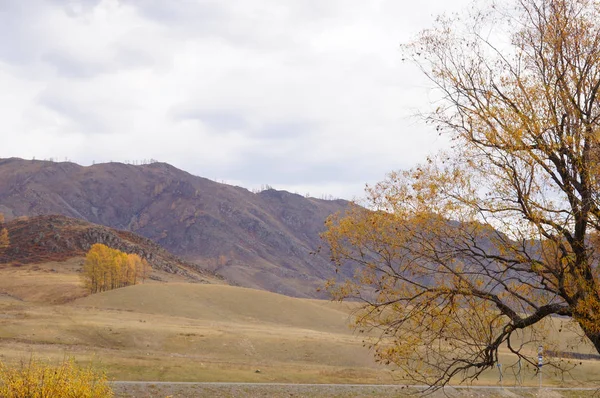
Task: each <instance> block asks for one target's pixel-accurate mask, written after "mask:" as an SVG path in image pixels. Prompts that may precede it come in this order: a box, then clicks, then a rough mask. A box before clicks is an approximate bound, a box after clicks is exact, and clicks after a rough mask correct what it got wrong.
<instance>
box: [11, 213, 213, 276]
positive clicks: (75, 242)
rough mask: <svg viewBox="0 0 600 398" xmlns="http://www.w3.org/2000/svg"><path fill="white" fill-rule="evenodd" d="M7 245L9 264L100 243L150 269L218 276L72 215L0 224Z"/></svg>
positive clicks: (78, 252) (62, 256)
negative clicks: (131, 255) (133, 256)
mask: <svg viewBox="0 0 600 398" xmlns="http://www.w3.org/2000/svg"><path fill="white" fill-rule="evenodd" d="M4 227H6V229H7V230H8V233H9V236H10V246H9V247H8V248H6V249H5V250H2V251H1V252H0V263H8V262H11V263H12V264H13V265H16V266H18V265H20V264H28V263H43V262H49V261H65V260H68V259H70V258H73V257H82V256H85V253H86V252H87V251H88V250H89V249H90V247H91V246H92V245H93V244H95V243H102V244H104V245H106V246H109V247H111V248H113V249H118V250H121V251H123V252H126V253H135V254H137V255H139V256H140V257H142V258H143V259H145V260H147V261H148V263H149V264H150V265H151V266H152V268H153V269H156V270H161V271H165V272H167V273H170V274H177V275H181V276H183V277H185V278H186V279H188V280H191V281H196V282H209V281H211V280H212V281H214V280H215V279H222V278H219V277H217V276H216V275H214V274H213V273H212V272H209V271H207V270H204V269H202V268H200V267H198V266H197V265H194V264H190V263H188V262H185V261H184V260H182V259H180V258H179V257H177V256H175V255H173V254H171V253H169V252H168V251H167V250H165V249H164V248H162V247H161V246H159V245H158V244H156V243H154V242H153V241H151V240H150V239H147V238H143V237H141V236H138V235H136V234H134V233H131V232H127V231H119V230H116V229H113V228H109V227H105V226H102V225H96V224H92V223H89V222H87V221H84V220H78V219H75V218H70V217H65V216H58V215H46V216H35V217H19V218H16V219H13V220H11V221H8V222H7V223H5V224H4Z"/></svg>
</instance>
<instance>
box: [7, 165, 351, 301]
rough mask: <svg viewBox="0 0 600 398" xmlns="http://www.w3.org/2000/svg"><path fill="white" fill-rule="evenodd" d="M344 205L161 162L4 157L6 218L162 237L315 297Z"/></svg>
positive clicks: (214, 263)
mask: <svg viewBox="0 0 600 398" xmlns="http://www.w3.org/2000/svg"><path fill="white" fill-rule="evenodd" d="M346 206H347V202H345V201H342V200H338V201H325V200H318V199H313V198H305V197H302V196H300V195H295V194H291V193H288V192H284V191H275V190H267V191H263V192H261V193H258V194H255V193H252V192H250V191H248V190H246V189H243V188H240V187H234V186H230V185H225V184H219V183H216V182H214V181H211V180H208V179H205V178H201V177H196V176H193V175H191V174H189V173H186V172H184V171H181V170H178V169H176V168H175V167H173V166H170V165H168V164H164V163H154V164H149V165H142V166H133V165H125V164H121V163H106V164H97V165H94V166H90V167H82V166H79V165H76V164H74V163H52V162H43V161H30V160H22V159H15V158H12V159H5V160H1V161H0V211H2V212H4V213H5V215H6V216H7V219H11V218H14V217H17V216H23V215H40V214H62V215H66V216H70V217H76V218H80V219H84V220H87V221H90V222H93V223H96V224H102V225H106V226H110V227H113V228H118V229H125V230H129V231H132V232H134V233H136V234H139V235H142V236H145V237H147V238H150V239H152V240H153V241H155V242H157V243H159V244H160V245H161V246H163V247H165V248H166V249H168V250H169V251H171V252H173V253H175V254H177V255H180V256H183V257H184V258H186V259H187V260H190V261H193V262H196V263H199V264H201V265H202V266H203V267H207V268H210V269H212V270H215V271H217V272H218V273H219V274H222V275H223V276H225V277H226V278H227V279H229V280H231V281H233V282H236V283H238V284H240V285H242V286H247V287H257V288H263V289H267V290H271V291H275V292H280V293H284V294H288V295H294V296H304V297H315V296H316V288H317V287H319V286H321V285H322V284H323V282H324V280H325V279H327V278H329V277H331V276H333V274H334V272H333V269H332V267H331V266H330V265H329V261H328V259H327V258H326V257H325V256H323V255H318V256H315V255H311V254H310V253H311V252H312V251H314V250H315V249H316V248H317V247H318V246H319V245H320V239H319V236H318V233H319V232H320V231H321V230H322V229H323V222H324V220H325V218H326V217H327V216H328V215H329V214H331V213H334V212H336V211H341V210H343V209H344V208H345V207H346Z"/></svg>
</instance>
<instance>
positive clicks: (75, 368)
mask: <svg viewBox="0 0 600 398" xmlns="http://www.w3.org/2000/svg"><path fill="white" fill-rule="evenodd" d="M112 396H113V392H112V389H111V388H110V386H109V384H108V380H107V377H106V374H105V373H104V372H101V371H98V370H95V369H94V368H93V367H92V366H91V365H88V366H86V367H82V366H79V365H77V364H76V363H75V360H74V359H73V358H69V359H65V360H64V361H62V363H59V364H56V365H53V364H50V363H46V362H42V361H39V360H37V359H35V358H31V359H30V360H29V362H26V363H23V362H21V364H20V365H17V366H8V365H6V364H4V363H2V362H0V397H3V398H54V397H61V398H63V397H64V398H92V397H93V398H106V397H112Z"/></svg>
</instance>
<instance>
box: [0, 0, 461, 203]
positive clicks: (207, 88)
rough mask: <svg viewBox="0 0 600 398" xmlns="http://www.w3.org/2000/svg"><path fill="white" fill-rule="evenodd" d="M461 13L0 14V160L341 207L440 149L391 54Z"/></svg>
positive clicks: (40, 10)
mask: <svg viewBox="0 0 600 398" xmlns="http://www.w3.org/2000/svg"><path fill="white" fill-rule="evenodd" d="M467 4H468V1H467V0H456V1H452V2H449V1H446V0H420V1H406V0H369V1H365V0H214V1H205V0H168V1H167V0H120V1H119V0H71V1H69V0H44V1H42V0H0V88H1V90H0V120H1V121H2V123H1V128H0V139H1V142H2V144H1V145H0V157H3V158H6V157H20V158H24V159H32V158H36V159H50V158H52V159H55V160H59V161H64V160H65V159H68V160H69V161H73V162H76V163H79V164H82V165H91V164H93V163H102V162H109V161H116V162H134V161H135V162H140V161H143V160H144V159H156V160H158V161H162V162H167V163H170V164H172V165H174V166H175V167H178V168H180V169H183V170H185V171H188V172H190V173H192V174H194V175H198V176H202V177H206V178H211V179H213V180H216V181H219V182H226V183H229V184H234V185H239V186H242V187H245V188H249V189H256V188H260V187H261V186H266V185H269V186H271V187H273V188H276V189H285V190H288V191H290V192H296V193H300V194H303V195H306V194H309V195H310V196H314V197H334V198H345V199H353V198H359V197H361V196H362V195H363V189H364V186H365V183H370V184H372V183H375V182H377V181H379V180H382V179H383V178H384V177H385V175H386V173H388V172H390V171H392V170H398V169H404V168H410V167H412V166H414V165H416V164H417V163H418V162H420V161H423V160H424V159H425V157H426V156H427V155H428V154H431V153H435V152H436V151H437V150H438V149H440V148H444V147H446V146H447V145H448V142H447V139H446V138H445V137H444V136H442V137H440V136H439V135H438V134H437V133H436V132H435V130H434V129H433V128H432V127H431V126H427V125H425V123H424V122H422V121H421V120H420V119H419V118H418V117H416V116H415V115H416V114H417V112H418V111H423V110H425V111H426V110H428V109H431V106H432V105H431V104H432V102H433V101H434V99H435V98H436V93H435V91H434V90H433V89H432V85H431V83H429V82H428V81H427V80H426V79H425V78H424V77H423V76H422V75H421V73H420V72H419V71H418V70H417V68H416V66H414V65H412V64H410V63H407V62H403V61H402V53H401V51H400V48H399V46H400V44H401V43H406V42H408V41H410V40H411V39H412V38H414V37H415V36H416V35H417V34H418V32H419V31H421V30H422V29H426V28H428V27H431V26H432V24H433V21H434V19H435V17H436V16H437V15H439V14H442V13H452V12H456V11H460V10H463V9H464V7H465V6H466V5H467Z"/></svg>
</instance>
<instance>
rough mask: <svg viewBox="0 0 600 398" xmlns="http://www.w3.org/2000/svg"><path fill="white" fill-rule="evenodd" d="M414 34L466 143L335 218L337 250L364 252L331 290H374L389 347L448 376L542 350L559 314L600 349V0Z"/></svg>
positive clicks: (419, 60) (371, 317)
mask: <svg viewBox="0 0 600 398" xmlns="http://www.w3.org/2000/svg"><path fill="white" fill-rule="evenodd" d="M404 50H405V51H406V53H407V56H408V57H409V58H410V59H412V60H413V61H414V62H416V65H418V66H419V67H420V69H421V70H422V72H423V73H425V75H426V76H427V77H428V78H429V80H430V81H431V82H432V83H433V84H434V85H435V87H436V88H437V89H438V91H439V92H440V93H441V99H440V101H439V102H438V103H436V106H437V108H436V109H435V110H434V111H433V112H431V113H428V114H426V115H425V116H426V118H427V120H428V122H430V123H431V124H433V125H435V126H436V127H437V128H438V129H439V130H440V131H441V132H443V133H446V134H449V135H450V136H451V138H452V143H453V147H452V149H451V150H448V151H446V152H444V153H440V154H439V155H437V156H432V157H431V158H430V159H428V161H427V162H425V163H424V164H422V165H419V166H417V167H415V168H413V169H411V170H407V171H400V172H393V173H391V174H390V175H389V176H388V178H387V179H386V180H385V181H383V182H381V183H379V184H377V185H375V186H372V187H370V188H368V190H367V194H368V199H367V201H366V203H365V204H366V206H367V207H368V208H369V209H370V210H366V209H365V208H361V207H358V206H355V207H354V208H353V210H351V211H350V212H349V213H348V214H346V215H345V216H336V217H332V218H331V219H330V220H329V221H328V230H327V232H326V233H325V234H323V238H324V239H325V241H326V242H327V245H328V247H329V249H330V250H331V255H332V260H333V261H334V262H335V263H336V265H337V266H338V267H339V268H340V269H344V268H345V267H347V266H348V265H350V264H352V265H354V266H358V267H359V268H360V272H358V273H357V274H356V276H355V278H353V279H352V280H349V281H348V282H347V283H346V284H342V285H340V284H335V283H333V284H332V285H331V286H330V291H331V292H332V293H333V295H334V297H336V298H339V299H344V298H349V297H354V298H359V299H362V300H363V302H364V306H363V311H362V312H361V314H360V316H359V318H358V327H360V328H361V329H376V330H379V331H380V332H381V338H380V339H378V340H376V341H375V342H374V346H375V350H376V355H377V357H378V358H379V359H380V360H382V361H384V362H390V363H394V364H395V365H397V366H398V367H399V368H400V369H402V370H403V371H405V372H406V375H407V376H408V377H409V378H411V379H413V380H415V381H417V382H420V383H426V384H428V385H431V386H434V387H439V386H441V385H444V384H446V383H448V382H449V381H450V380H454V379H453V378H455V376H456V377H459V378H460V380H469V379H475V378H477V377H478V376H479V375H480V374H481V373H482V372H483V371H484V370H486V369H490V368H493V367H494V366H495V365H496V364H497V363H498V362H499V352H500V350H501V349H507V350H509V351H510V352H511V353H512V354H513V356H514V358H515V360H522V361H526V362H528V363H529V364H531V365H532V366H536V365H537V358H536V356H537V346H538V344H542V345H545V344H546V343H545V342H544V338H545V333H544V328H545V327H548V325H549V323H550V322H549V319H550V318H551V317H553V316H562V317H566V318H569V319H570V320H571V326H573V327H574V328H575V329H577V330H579V331H580V333H581V335H582V336H583V338H585V339H587V340H588V341H589V342H591V344H592V345H593V346H594V347H595V348H596V350H597V351H599V352H600V275H599V272H600V270H599V266H598V251H597V248H598V246H599V243H600V240H599V237H600V185H599V179H598V176H600V173H599V172H600V170H599V168H600V142H599V138H600V134H599V132H600V100H599V99H598V91H599V89H600V5H599V4H598V3H597V2H595V1H588V0H515V1H511V2H507V3H505V4H492V5H491V6H490V7H489V8H488V9H483V10H481V11H478V12H472V13H470V14H468V15H467V16H466V17H458V18H456V19H448V18H440V19H439V20H438V22H437V25H436V26H435V27H433V28H432V29H429V30H426V31H424V32H422V34H421V35H420V36H419V37H418V38H417V39H416V40H415V41H414V42H413V43H410V44H408V45H406V46H405V47H404ZM371 210H373V211H371ZM373 292H374V293H373ZM555 365H556V366H560V364H559V363H556V364H555Z"/></svg>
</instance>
